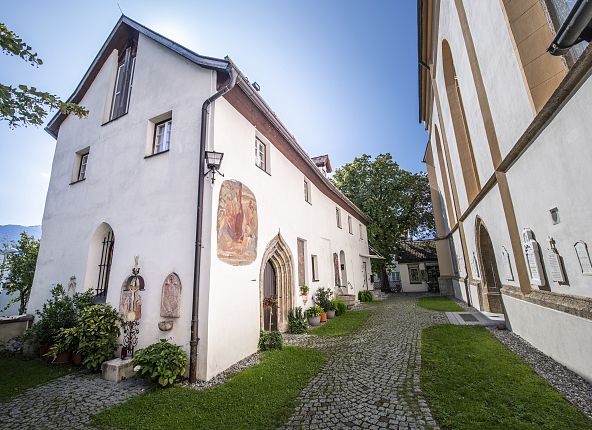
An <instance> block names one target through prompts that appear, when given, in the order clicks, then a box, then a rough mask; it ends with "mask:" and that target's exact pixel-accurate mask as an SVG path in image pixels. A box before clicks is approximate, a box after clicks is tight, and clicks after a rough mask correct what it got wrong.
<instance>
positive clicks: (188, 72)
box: [28, 35, 215, 351]
mask: <svg viewBox="0 0 592 430" xmlns="http://www.w3.org/2000/svg"><path fill="white" fill-rule="evenodd" d="M116 58H117V57H116V54H112V55H111V57H110V58H109V60H108V61H107V62H106V63H105V65H104V66H103V68H102V69H101V71H100V72H99V74H98V75H97V77H96V79H95V80H94V82H93V83H92V84H91V86H90V88H89V89H88V91H87V93H86V95H85V96H84V98H83V100H82V102H81V104H82V105H83V106H85V107H86V108H88V109H89V116H88V118H86V119H83V120H81V119H77V118H75V117H72V116H70V117H68V118H67V119H66V120H65V121H64V123H63V124H62V125H61V128H60V133H59V137H58V140H57V144H56V151H55V155H54V160H53V166H52V173H51V179H50V185H49V190H48V195H47V201H46V207H45V212H44V218H43V238H42V241H41V249H40V255H39V260H38V263H37V271H36V275H35V280H34V285H33V293H32V297H31V301H30V303H29V309H28V311H29V312H34V310H35V309H39V308H40V307H41V306H42V304H43V303H44V302H45V300H47V298H48V297H49V290H50V287H51V286H52V285H55V284H56V283H62V284H63V285H64V286H66V285H67V284H68V280H69V277H70V276H72V275H75V276H76V277H77V282H78V291H81V290H83V288H87V287H93V288H94V286H93V285H89V284H88V283H87V282H86V280H85V279H84V277H85V273H86V272H87V257H88V255H89V248H90V245H91V244H90V241H91V237H92V236H93V234H94V232H95V230H96V229H97V227H98V226H99V225H100V224H101V223H108V224H109V225H110V226H111V228H112V229H113V232H114V235H115V246H114V253H113V264H112V267H111V273H110V283H109V289H108V296H107V301H108V303H110V304H112V305H113V306H115V307H116V308H118V306H119V296H120V288H121V285H122V282H123V281H124V279H126V277H127V276H129V275H130V273H131V271H130V270H131V267H132V266H133V262H134V260H133V257H134V256H135V255H139V257H140V267H141V273H140V274H141V275H142V276H143V277H144V279H145V281H146V291H145V292H142V293H141V295H142V319H141V324H140V341H139V345H138V347H143V346H146V345H148V344H150V343H153V342H155V341H157V340H158V339H159V338H168V339H171V340H172V341H173V342H175V343H177V344H180V345H182V346H183V348H184V349H185V350H186V351H188V350H189V343H188V342H189V324H190V319H191V298H192V291H191V290H192V288H191V286H192V279H193V255H194V243H195V211H196V199H197V186H196V184H197V161H196V160H197V159H198V153H197V151H198V147H199V129H200V123H199V121H200V112H201V105H202V103H203V100H205V98H207V97H208V96H209V95H210V94H211V93H212V92H213V90H214V88H213V87H214V85H215V76H214V74H213V72H211V71H207V70H205V69H202V68H199V67H197V66H195V65H194V64H193V63H190V62H189V61H187V60H185V59H183V58H182V57H180V56H178V55H176V54H174V53H173V52H172V51H170V50H168V49H166V48H164V47H163V46H161V45H159V44H157V43H155V42H153V41H152V40H150V39H147V38H145V37H144V36H142V35H140V38H139V43H138V51H137V57H136V66H135V73H134V84H133V89H132V92H131V100H130V106H129V111H128V113H127V114H126V115H124V116H122V117H120V118H118V119H117V120H114V121H112V122H109V123H107V124H103V123H104V113H105V110H106V104H108V100H110V98H111V94H112V91H113V82H114V76H115V70H116ZM171 69H174V70H175V73H174V74H171V72H170V71H171ZM168 111H172V118H173V129H172V137H171V148H170V151H169V152H167V153H163V154H159V155H157V156H154V157H150V158H146V159H145V158H144V156H145V155H147V154H146V141H147V139H150V136H148V135H147V134H148V133H149V128H150V127H149V120H150V119H151V118H154V117H155V116H157V115H160V114H163V113H165V112H168ZM85 147H90V155H89V161H88V169H87V177H86V179H85V180H84V181H82V182H79V183H76V184H73V185H69V183H70V181H71V175H72V169H73V163H74V157H75V152H76V151H78V150H80V149H81V148H85ZM95 264H98V262H96V263H95ZM170 272H176V273H177V274H178V275H179V277H180V279H181V283H182V297H181V303H182V304H181V317H180V318H178V319H174V327H173V329H172V330H171V331H169V332H161V331H160V330H159V329H158V327H157V323H158V322H159V321H160V320H162V318H161V317H160V299H161V286H162V283H163V281H164V279H165V277H166V276H167V275H168V274H169V273H170Z"/></svg>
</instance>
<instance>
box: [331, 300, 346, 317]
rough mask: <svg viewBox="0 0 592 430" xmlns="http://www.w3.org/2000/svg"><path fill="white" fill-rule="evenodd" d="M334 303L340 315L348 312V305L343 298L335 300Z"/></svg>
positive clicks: (336, 312) (336, 311)
mask: <svg viewBox="0 0 592 430" xmlns="http://www.w3.org/2000/svg"><path fill="white" fill-rule="evenodd" d="M333 304H334V305H335V315H337V316H339V315H343V314H344V313H346V312H347V305H346V304H345V303H343V302H342V301H341V300H334V301H333Z"/></svg>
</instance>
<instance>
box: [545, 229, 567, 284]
mask: <svg viewBox="0 0 592 430" xmlns="http://www.w3.org/2000/svg"><path fill="white" fill-rule="evenodd" d="M548 240H549V248H547V259H548V260H549V270H550V271H551V280H552V281H553V282H559V283H560V284H564V283H565V273H564V272H563V263H562V262H561V256H560V255H559V253H558V252H557V248H555V241H554V240H553V238H552V237H549V238H548Z"/></svg>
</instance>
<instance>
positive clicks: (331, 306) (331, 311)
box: [325, 300, 335, 319]
mask: <svg viewBox="0 0 592 430" xmlns="http://www.w3.org/2000/svg"><path fill="white" fill-rule="evenodd" d="M325 310H326V311H327V318H328V319H333V318H335V301H334V300H329V302H328V303H327V309H325Z"/></svg>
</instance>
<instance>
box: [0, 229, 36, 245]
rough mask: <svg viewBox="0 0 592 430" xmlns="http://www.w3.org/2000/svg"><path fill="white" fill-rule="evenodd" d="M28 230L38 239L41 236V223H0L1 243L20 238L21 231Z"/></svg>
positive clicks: (28, 232)
mask: <svg viewBox="0 0 592 430" xmlns="http://www.w3.org/2000/svg"><path fill="white" fill-rule="evenodd" d="M23 231H26V232H27V234H29V235H30V236H33V237H35V238H36V239H40V238H41V226H40V225H30V226H25V225H14V224H8V225H0V244H4V243H10V242H12V241H16V240H18V239H19V237H20V235H21V232H23Z"/></svg>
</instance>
